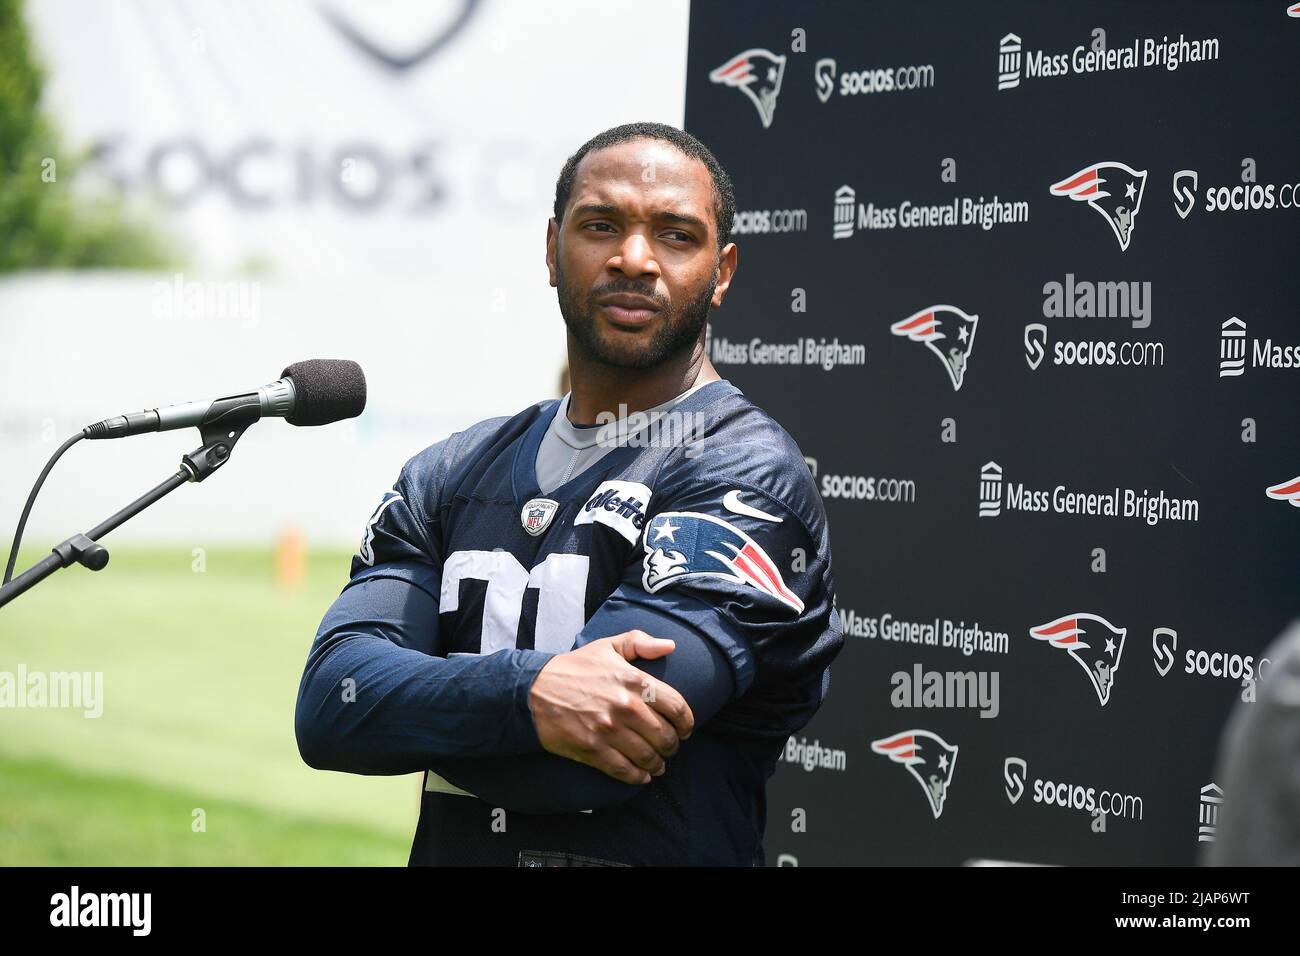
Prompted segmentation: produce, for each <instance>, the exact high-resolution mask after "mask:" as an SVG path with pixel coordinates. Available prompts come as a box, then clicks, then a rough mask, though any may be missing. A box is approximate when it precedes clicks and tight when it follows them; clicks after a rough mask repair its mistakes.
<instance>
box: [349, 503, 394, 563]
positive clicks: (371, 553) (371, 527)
mask: <svg viewBox="0 0 1300 956" xmlns="http://www.w3.org/2000/svg"><path fill="white" fill-rule="evenodd" d="M401 500H402V496H401V494H400V493H399V492H396V491H386V492H384V500H383V501H381V502H379V507H378V508H376V509H375V513H374V514H372V515H371V516H370V520H369V521H367V522H366V534H365V537H364V538H362V540H361V549H360V550H359V551H358V552H357V555H358V557H360V558H361V563H362V564H365V565H368V566H370V567H374V564H375V548H374V544H375V525H377V524H379V519H380V518H382V517H383V516H384V511H385V510H387V508H388V506H389V505H391V504H392V503H393V502H395V501H401Z"/></svg>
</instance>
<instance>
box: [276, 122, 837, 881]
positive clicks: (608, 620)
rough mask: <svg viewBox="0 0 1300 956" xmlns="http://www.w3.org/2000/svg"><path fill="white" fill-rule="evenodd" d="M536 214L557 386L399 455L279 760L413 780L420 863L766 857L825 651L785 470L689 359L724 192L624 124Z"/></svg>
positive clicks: (699, 332)
mask: <svg viewBox="0 0 1300 956" xmlns="http://www.w3.org/2000/svg"><path fill="white" fill-rule="evenodd" d="M554 211H555V215H554V218H553V219H552V220H551V221H550V222H549V224H548V226H547V234H546V263H547V267H548V269H549V271H550V281H551V285H553V286H555V287H556V289H557V294H558V298H559V304H560V311H561V313H562V314H563V316H564V321H565V325H566V326H567V329H568V333H567V334H568V353H569V366H570V375H571V384H572V391H571V392H570V394H569V395H568V396H566V398H565V399H562V400H559V401H547V402H541V403H539V404H537V405H534V406H531V407H529V408H526V409H524V410H523V411H522V412H520V413H519V414H518V415H515V416H514V417H513V418H509V419H505V418H498V419H491V420H489V421H485V422H481V423H479V424H477V425H474V426H473V427H471V428H469V429H467V430H466V431H464V432H460V433H457V434H455V435H453V436H451V437H450V438H448V439H446V440H445V441H442V442H439V443H438V444H436V445H433V446H432V447H430V448H427V449H425V450H424V451H423V452H421V453H420V454H418V455H416V456H415V457H414V458H412V459H411V460H410V461H409V462H407V464H406V466H405V467H404V468H403V470H402V474H401V476H400V477H399V479H398V481H397V483H396V485H395V486H394V488H393V490H392V491H389V492H388V493H386V494H385V495H384V498H383V500H382V501H381V502H380V504H379V506H378V508H377V509H376V511H375V513H374V516H373V517H372V518H371V519H370V522H369V525H368V526H367V528H366V533H365V538H364V541H363V542H362V545H361V550H360V553H359V554H358V555H357V556H356V557H355V558H354V559H353V561H352V569H351V578H350V580H349V582H348V585H347V587H345V588H344V590H343V592H342V594H340V595H339V597H338V599H337V600H336V601H335V603H334V604H333V606H332V607H331V608H330V609H329V611H328V612H327V613H326V615H325V619H324V620H323V622H322V623H321V627H320V630H319V632H318V634H317V636H316V641H315V643H314V644H313V646H312V650H311V653H310V656H309V658H308V661H307V667H306V671H305V673H304V674H303V680H302V685H301V688H300V690H299V698H298V709H297V719H296V727H297V733H298V743H299V749H300V751H301V753H302V755H303V759H304V760H305V761H306V762H307V763H308V764H310V765H311V766H313V767H317V768H320V769H332V770H344V771H349V772H352V773H374V774H395V773H411V772H413V771H416V770H423V771H425V788H424V794H423V798H422V803H421V809H420V822H419V826H418V828H417V831H416V835H415V840H414V844H413V846H412V849H411V859H410V862H411V863H412V864H453V865H455V864H495V865H510V866H528V865H536V866H545V865H593V864H594V865H618V864H661V865H680V864H728V865H746V866H752V865H762V864H763V862H764V860H763V849H762V833H763V826H764V822H765V815H766V806H765V800H764V790H765V782H766V780H767V778H768V777H769V776H771V774H772V772H773V770H774V769H775V762H776V759H777V757H778V755H779V754H780V751H781V749H782V747H783V746H784V743H785V741H786V739H787V738H788V737H789V736H790V735H791V734H793V733H795V732H797V731H798V730H799V729H800V728H801V727H803V726H804V725H805V724H806V723H807V722H808V720H809V719H810V718H811V717H812V715H813V714H814V713H815V712H816V711H817V709H818V707H819V706H820V704H821V701H822V699H823V697H824V695H825V693H826V689H827V686H828V683H829V671H828V667H829V664H830V662H831V660H832V659H833V658H834V657H835V655H836V653H838V651H839V649H840V647H841V646H842V643H843V637H842V634H841V630H840V623H839V618H838V615H837V614H836V613H835V611H834V609H833V603H834V580H833V577H832V573H831V559H830V548H829V540H828V537H827V531H826V517H825V513H824V511H823V509H822V505H821V499H820V497H819V496H818V494H817V490H816V486H815V484H814V482H813V481H812V478H811V476H810V475H809V473H808V469H807V467H806V465H805V463H804V460H803V455H802V454H801V453H800V451H799V449H798V448H797V447H796V445H795V443H794V441H793V440H792V439H791V438H790V436H789V435H787V434H786V433H785V432H784V431H783V430H782V429H781V428H780V426H778V425H777V424H776V423H775V422H774V421H772V419H771V418H769V417H768V416H767V415H766V414H764V413H763V412H762V411H761V410H759V409H758V408H756V407H755V406H754V405H752V404H751V403H750V402H749V401H748V400H747V399H745V397H744V396H743V395H742V394H741V392H740V390H739V389H737V388H736V387H735V386H733V385H731V384H730V383H728V382H726V381H724V380H722V379H721V378H720V377H719V376H718V373H717V372H716V371H715V370H714V368H713V366H712V364H711V363H710V362H709V360H708V357H707V355H706V353H705V349H704V340H705V328H706V320H707V317H708V312H709V309H710V308H716V307H718V306H720V305H721V304H722V300H723V297H724V296H725V295H726V292H727V289H728V288H729V287H730V285H731V281H732V278H733V276H734V274H735V271H736V262H737V251H736V245H735V243H732V242H730V241H729V236H730V231H731V223H732V219H733V217H734V213H735V200H734V196H733V192H732V187H731V181H730V179H729V177H728V176H727V174H726V172H725V171H723V169H722V168H721V167H720V166H719V164H718V162H717V160H716V159H715V158H714V157H713V155H712V154H711V153H710V152H709V151H708V150H707V149H706V148H705V147H704V146H703V144H701V143H700V142H699V141H698V140H696V139H695V138H694V137H692V136H689V135H688V134H686V133H684V132H682V131H681V130H678V129H675V128H673V127H669V126H663V125H660V124H654V123H636V124H630V125H627V126H620V127H617V128H615V129H611V130H608V131H606V132H605V133H602V134H600V135H599V136H596V137H595V138H594V139H592V140H591V141H589V142H588V143H586V144H585V145H584V146H582V148H580V149H579V150H578V152H577V153H575V154H574V155H573V156H572V157H570V159H569V161H568V163H567V164H566V165H565V167H564V170H563V171H562V172H561V174H560V178H559V181H558V183H557V186H556V195H555V210H554ZM636 413H645V414H636ZM601 423H603V426H604V427H597V426H598V425H600V424H601ZM665 426H671V427H665ZM665 437H667V439H668V440H664V439H665Z"/></svg>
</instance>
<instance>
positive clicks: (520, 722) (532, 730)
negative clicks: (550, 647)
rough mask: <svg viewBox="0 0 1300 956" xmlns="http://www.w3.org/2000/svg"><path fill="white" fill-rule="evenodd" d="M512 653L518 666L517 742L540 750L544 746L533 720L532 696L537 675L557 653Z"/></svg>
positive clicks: (523, 747)
mask: <svg viewBox="0 0 1300 956" xmlns="http://www.w3.org/2000/svg"><path fill="white" fill-rule="evenodd" d="M512 653H513V654H514V655H515V666H516V668H517V673H516V677H515V699H514V713H513V715H512V716H513V718H514V719H513V721H512V723H513V724H514V726H515V728H516V729H517V742H518V744H519V745H520V749H521V750H523V751H540V750H543V749H544V748H543V747H542V741H541V738H539V737H538V736H537V724H536V722H535V721H534V720H533V708H532V705H531V703H530V698H531V696H532V690H533V683H534V681H536V680H537V675H538V674H540V673H541V672H542V668H543V667H545V666H546V665H547V663H549V662H550V660H551V658H552V657H554V656H555V655H554V654H552V653H549V652H547V651H536V650H516V651H513V652H512Z"/></svg>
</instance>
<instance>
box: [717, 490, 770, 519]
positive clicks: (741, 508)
mask: <svg viewBox="0 0 1300 956" xmlns="http://www.w3.org/2000/svg"><path fill="white" fill-rule="evenodd" d="M722 507H724V508H726V509H727V510H728V511H730V512H731V513H732V514H737V515H744V516H745V517H747V518H757V519H758V520H759V521H773V522H776V523H777V524H780V523H781V521H782V519H781V518H778V517H777V516H776V515H770V514H768V513H767V512H766V511H759V510H758V509H757V508H753V507H751V506H749V505H747V504H745V503H744V502H743V501H741V500H740V492H739V491H736V490H734V489H733V490H732V491H728V492H727V493H726V494H725V495H723V496H722Z"/></svg>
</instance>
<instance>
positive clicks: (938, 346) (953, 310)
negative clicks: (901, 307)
mask: <svg viewBox="0 0 1300 956" xmlns="http://www.w3.org/2000/svg"><path fill="white" fill-rule="evenodd" d="M979 320H980V317H979V316H978V315H967V314H966V313H965V312H963V311H962V310H961V309H959V308H957V307H956V306H955V305H932V306H928V307H927V308H924V309H922V310H921V311H920V312H917V313H915V314H913V315H910V316H908V317H907V318H906V319H903V320H902V321H901V322H895V323H894V324H893V325H891V326H890V327H889V331H891V332H893V333H894V334H895V335H905V336H907V337H908V338H909V339H911V340H912V341H913V342H924V343H925V346H926V348H928V349H929V350H930V351H931V352H933V353H934V354H935V355H937V356H938V357H939V361H940V362H942V363H943V367H944V369H945V370H946V371H947V372H948V380H949V381H951V382H952V389H953V391H954V392H955V391H958V390H959V389H960V388H961V383H962V382H963V381H964V380H965V378H966V362H967V360H968V359H969V358H970V350H971V346H972V345H974V344H975V326H976V325H978V324H979Z"/></svg>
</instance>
